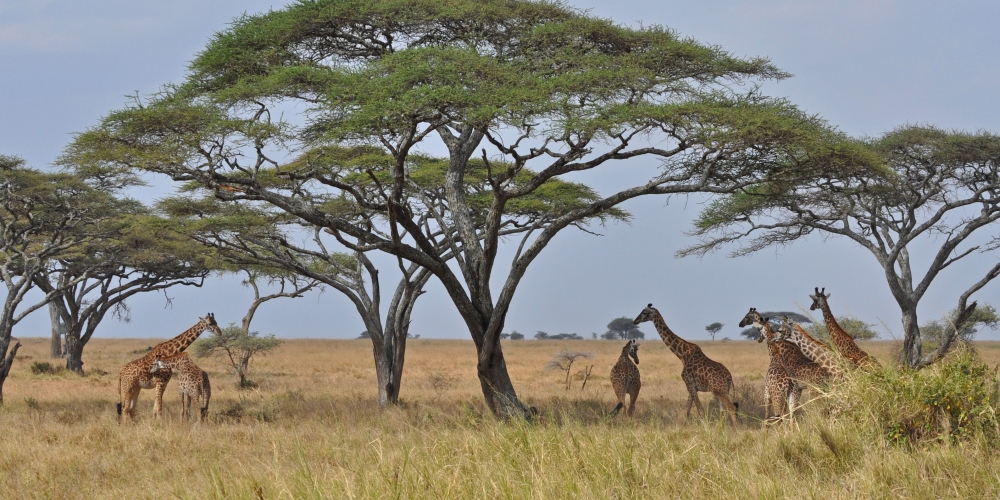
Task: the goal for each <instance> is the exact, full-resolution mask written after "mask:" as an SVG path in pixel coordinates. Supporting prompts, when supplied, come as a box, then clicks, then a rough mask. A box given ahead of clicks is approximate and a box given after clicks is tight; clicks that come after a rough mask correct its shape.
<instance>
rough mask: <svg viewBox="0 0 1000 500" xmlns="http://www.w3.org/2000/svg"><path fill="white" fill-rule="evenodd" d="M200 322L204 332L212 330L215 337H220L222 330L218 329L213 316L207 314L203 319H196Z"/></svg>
mask: <svg viewBox="0 0 1000 500" xmlns="http://www.w3.org/2000/svg"><path fill="white" fill-rule="evenodd" d="M198 319H199V320H200V321H201V325H202V326H204V327H205V329H206V330H212V332H214V333H215V334H216V335H219V336H221V335H222V328H219V324H218V323H216V322H215V314H213V313H208V314H206V315H205V317H204V318H202V317H199V318H198Z"/></svg>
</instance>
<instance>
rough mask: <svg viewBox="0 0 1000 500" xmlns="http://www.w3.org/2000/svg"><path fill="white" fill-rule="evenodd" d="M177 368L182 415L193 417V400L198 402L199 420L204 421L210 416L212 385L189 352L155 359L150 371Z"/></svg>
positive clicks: (187, 417)
mask: <svg viewBox="0 0 1000 500" xmlns="http://www.w3.org/2000/svg"><path fill="white" fill-rule="evenodd" d="M171 370H177V373H178V376H177V393H178V394H179V395H180V397H181V417H182V418H183V419H184V420H190V419H191V401H192V400H193V401H197V402H198V408H199V409H200V411H199V413H198V422H204V421H205V418H207V417H208V400H210V399H212V385H211V384H210V383H209V382H208V374H207V373H205V371H204V370H202V369H201V368H199V367H198V365H196V364H194V361H191V356H188V353H186V352H182V353H180V354H177V355H174V356H169V357H166V358H161V357H159V356H157V357H156V359H154V360H153V366H151V367H150V368H149V373H151V374H154V375H155V374H156V373H157V372H160V371H167V372H170V371H171Z"/></svg>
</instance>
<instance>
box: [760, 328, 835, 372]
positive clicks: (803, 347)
mask: <svg viewBox="0 0 1000 500" xmlns="http://www.w3.org/2000/svg"><path fill="white" fill-rule="evenodd" d="M781 340H787V341H789V342H791V343H793V344H795V345H797V346H799V350H800V351H802V354H803V355H805V357H807V358H809V359H810V360H812V361H813V362H815V363H816V364H818V365H819V366H820V367H821V368H822V369H823V371H824V372H825V373H827V375H828V377H829V378H832V379H840V378H842V377H843V376H844V369H843V368H842V367H841V365H840V355H839V354H837V353H836V352H834V351H833V349H831V348H830V346H828V345H826V344H824V343H822V342H820V341H818V340H816V339H814V338H812V336H810V335H809V333H807V332H806V331H805V330H804V329H803V328H802V327H801V326H799V325H797V324H795V323H792V322H791V321H790V320H789V319H788V316H785V317H784V318H782V320H781V326H780V327H778V336H777V337H776V338H775V342H777V341H781Z"/></svg>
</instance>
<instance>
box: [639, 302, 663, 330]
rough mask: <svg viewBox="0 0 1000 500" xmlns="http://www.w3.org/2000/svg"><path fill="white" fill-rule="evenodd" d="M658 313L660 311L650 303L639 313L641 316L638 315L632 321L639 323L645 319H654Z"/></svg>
mask: <svg viewBox="0 0 1000 500" xmlns="http://www.w3.org/2000/svg"><path fill="white" fill-rule="evenodd" d="M657 314H660V311H657V310H656V309H655V308H654V307H653V304H648V305H647V306H646V308H645V309H643V310H642V312H641V313H639V316H638V317H636V318H635V321H633V322H632V323H633V324H636V325H638V324H639V323H642V322H645V321H653V318H655V317H656V315H657Z"/></svg>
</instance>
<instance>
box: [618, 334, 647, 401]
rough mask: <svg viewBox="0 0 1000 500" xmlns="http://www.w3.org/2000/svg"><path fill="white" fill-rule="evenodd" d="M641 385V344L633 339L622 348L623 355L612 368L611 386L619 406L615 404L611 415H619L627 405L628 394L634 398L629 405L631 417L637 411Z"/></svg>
mask: <svg viewBox="0 0 1000 500" xmlns="http://www.w3.org/2000/svg"><path fill="white" fill-rule="evenodd" d="M630 358H631V359H630ZM633 361H635V363H633ZM641 387H642V381H641V380H640V379H639V344H637V343H636V342H635V340H634V339H633V340H629V341H628V342H627V343H626V344H625V347H623V348H622V355H621V356H619V357H618V362H617V363H615V366H614V367H613V368H611V388H612V389H614V391H615V396H616V397H617V398H618V406H615V409H614V410H612V411H611V415H612V416H614V415H617V414H618V411H619V410H621V409H622V407H623V406H625V395H626V394H628V395H629V396H630V397H631V399H632V400H631V402H630V403H629V405H628V416H630V417H631V416H632V413H633V412H634V411H635V400H636V399H637V398H638V397H639V389H640V388H641Z"/></svg>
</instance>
